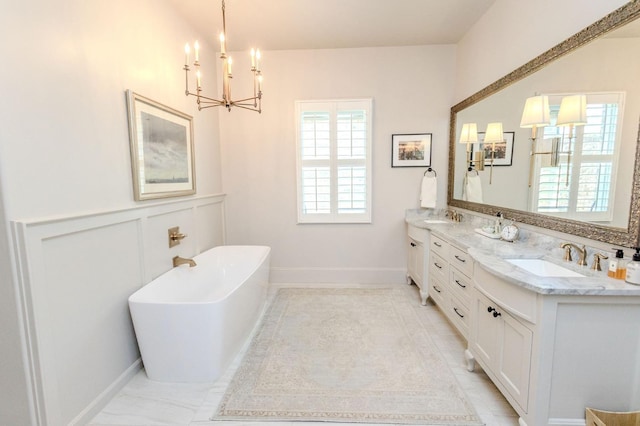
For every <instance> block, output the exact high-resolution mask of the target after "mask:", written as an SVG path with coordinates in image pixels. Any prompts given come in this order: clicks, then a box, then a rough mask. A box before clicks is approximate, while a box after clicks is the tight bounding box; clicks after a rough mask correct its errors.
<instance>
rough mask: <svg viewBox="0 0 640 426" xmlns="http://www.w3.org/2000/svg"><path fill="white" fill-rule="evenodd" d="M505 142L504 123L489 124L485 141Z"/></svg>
mask: <svg viewBox="0 0 640 426" xmlns="http://www.w3.org/2000/svg"><path fill="white" fill-rule="evenodd" d="M499 142H504V134H503V132H502V123H489V124H487V131H486V132H485V134H484V143H493V144H495V143H499Z"/></svg>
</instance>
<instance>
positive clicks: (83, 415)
mask: <svg viewBox="0 0 640 426" xmlns="http://www.w3.org/2000/svg"><path fill="white" fill-rule="evenodd" d="M141 369H142V359H141V358H138V359H137V360H136V361H135V362H134V363H133V364H131V366H130V367H129V368H127V369H126V370H125V371H124V373H122V374H121V375H120V376H119V377H118V378H117V379H116V380H115V381H114V382H113V383H111V385H109V387H108V388H106V389H105V390H104V391H102V393H101V394H100V395H98V397H97V398H96V399H94V400H93V401H91V403H90V404H89V405H87V406H86V407H85V409H84V410H82V411H81V412H80V413H79V414H78V415H77V416H76V417H75V418H74V419H73V420H71V421H70V422H69V426H75V425H86V424H88V423H89V421H90V420H91V419H92V418H94V417H95V416H96V415H97V414H98V413H99V412H100V411H101V410H102V409H103V408H104V407H105V406H106V405H107V403H108V402H109V401H111V400H112V399H113V397H115V396H116V394H117V393H118V392H120V390H121V389H122V388H123V387H124V386H125V385H126V384H127V383H129V381H130V380H131V379H132V378H133V376H135V375H136V374H137V373H138V371H140V370H141Z"/></svg>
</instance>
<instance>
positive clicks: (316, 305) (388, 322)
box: [212, 288, 483, 425]
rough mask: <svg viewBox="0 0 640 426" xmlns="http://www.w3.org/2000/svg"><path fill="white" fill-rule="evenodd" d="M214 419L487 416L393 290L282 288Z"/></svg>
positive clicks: (444, 419)
mask: <svg viewBox="0 0 640 426" xmlns="http://www.w3.org/2000/svg"><path fill="white" fill-rule="evenodd" d="M398 292H400V293H398ZM405 294H406V293H405ZM416 306H417V304H416ZM422 309H424V308H422ZM212 420H246V421H251V420H255V421H325V422H346V423H392V424H423V425H482V424H483V423H482V422H481V421H480V419H479V417H478V416H477V414H476V412H475V410H474V409H473V407H472V406H471V404H470V403H469V401H468V400H467V399H466V397H465V395H464V393H463V391H462V389H461V388H460V386H459V384H458V383H457V381H456V379H455V377H454V375H453V373H452V371H451V370H450V368H449V367H448V365H447V364H446V362H445V360H444V359H443V358H442V355H441V354H440V353H439V351H438V350H437V349H436V348H435V345H434V344H433V341H432V340H431V337H430V336H429V332H428V331H427V330H426V329H425V328H424V327H423V326H422V325H421V323H420V321H419V319H418V317H417V314H416V312H415V311H414V307H413V306H411V305H410V303H409V301H408V300H407V299H406V298H405V297H403V293H402V290H401V289H393V288H379V289H362V288H357V289H356V288H349V289H319V288H312V289H308V288H307V289H293V288H289V289H286V288H285V289H280V290H279V291H278V293H277V294H276V297H275V299H274V301H273V303H272V304H271V306H270V308H269V309H268V311H267V312H266V314H265V317H264V318H263V320H262V324H261V326H260V328H259V329H258V331H257V333H256V335H255V337H254V338H253V340H252V342H251V345H250V347H249V349H248V352H247V354H246V355H245V357H244V359H243V361H242V363H241V365H240V367H239V368H238V370H237V372H236V373H235V375H234V377H233V379H232V381H231V383H230V385H229V387H228V388H227V391H226V393H225V395H224V397H223V398H222V401H221V403H220V405H219V407H218V409H217V411H216V413H214V415H213V417H212Z"/></svg>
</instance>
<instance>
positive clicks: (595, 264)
mask: <svg viewBox="0 0 640 426" xmlns="http://www.w3.org/2000/svg"><path fill="white" fill-rule="evenodd" d="M608 258H609V256H607V255H606V254H603V253H596V254H594V255H593V264H592V265H591V269H593V270H594V271H602V267H601V266H600V259H608Z"/></svg>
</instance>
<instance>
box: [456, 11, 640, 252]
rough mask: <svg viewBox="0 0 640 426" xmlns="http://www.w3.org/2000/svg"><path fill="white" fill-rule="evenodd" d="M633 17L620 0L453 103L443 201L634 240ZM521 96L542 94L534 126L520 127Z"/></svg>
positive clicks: (637, 73) (639, 109)
mask: <svg viewBox="0 0 640 426" xmlns="http://www.w3.org/2000/svg"><path fill="white" fill-rule="evenodd" d="M639 18H640V2H637V1H635V2H631V3H628V4H627V5H625V6H623V7H621V8H620V9H618V10H616V11H614V12H613V13H611V14H609V15H607V16H606V17H605V18H603V19H601V20H600V21H598V22H596V23H594V24H593V25H591V26H589V27H587V28H586V29H584V30H582V31H581V32H579V33H578V34H575V35H574V36H572V37H571V38H569V39H567V40H565V41H564V42H562V43H561V44H559V45H557V46H556V47H554V48H553V49H551V50H549V51H547V52H545V53H544V54H542V55H540V56H539V57H537V58H535V59H534V60H532V61H530V62H529V63H527V64H525V65H523V66H522V67H520V68H518V69H517V70H515V71H513V72H512V73H510V74H509V75H507V76H505V77H503V78H502V79H500V80H498V81H496V82H495V83H493V84H492V85H490V86H488V87H486V88H485V89H483V90H481V91H480V92H478V93H476V94H474V95H473V96H471V97H469V98H467V99H465V100H464V101H462V102H460V103H459V104H457V105H455V106H454V107H452V109H451V128H450V140H449V164H450V165H451V166H450V167H449V192H448V203H449V205H451V206H453V207H460V208H464V209H468V210H472V211H477V212H480V213H485V214H489V215H495V214H497V213H498V212H502V213H503V214H505V215H506V216H507V217H508V218H512V219H515V220H516V221H518V222H523V223H528V224H531V225H536V226H540V227H544V228H547V229H553V230H556V231H560V232H566V233H570V234H574V235H578V236H582V237H586V238H591V239H594V240H598V241H603V242H607V243H610V244H614V245H620V246H626V247H630V246H637V245H639V244H638V237H639V223H640V218H639V216H640V159H639V158H640V149H639V145H640V133H639V122H640V55H637V52H640V19H639ZM529 98H531V101H534V100H544V101H545V103H546V105H545V111H547V114H548V116H547V117H546V118H545V122H544V124H541V125H540V127H535V131H533V130H534V129H532V128H530V127H521V125H522V126H524V125H527V123H525V122H524V121H526V120H525V119H524V117H523V111H524V109H525V103H527V99H529ZM569 101H577V102H578V106H579V108H578V109H577V110H576V111H578V115H579V117H580V118H568V116H567V115H566V112H567V106H568V105H569V103H570V102H569ZM565 103H566V104H567V105H565ZM561 107H562V108H561ZM523 120H524V121H523ZM490 123H501V124H502V131H501V132H500V133H501V134H502V137H501V138H500V139H501V141H499V142H498V143H491V142H490V141H489V139H490V136H489V135H490V134H491V130H490V129H488V128H487V126H488V125H489V124H490ZM470 129H471V133H470V132H469V130H470ZM474 129H475V131H473V130H474ZM485 129H487V130H485ZM485 137H486V139H487V140H485ZM483 142H484V143H483ZM483 163H484V165H483ZM483 166H484V168H483Z"/></svg>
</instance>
